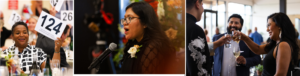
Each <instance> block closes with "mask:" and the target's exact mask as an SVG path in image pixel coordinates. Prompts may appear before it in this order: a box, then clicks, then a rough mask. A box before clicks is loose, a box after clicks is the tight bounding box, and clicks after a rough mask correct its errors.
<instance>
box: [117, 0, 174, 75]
mask: <svg viewBox="0 0 300 76" xmlns="http://www.w3.org/2000/svg"><path fill="white" fill-rule="evenodd" d="M129 8H132V11H133V12H134V13H135V14H137V15H138V16H139V19H140V22H141V24H142V25H145V26H147V27H146V28H144V36H143V39H142V40H141V41H140V42H137V40H128V42H127V43H126V45H125V48H124V56H123V59H124V58H125V56H128V55H129V54H128V53H127V50H129V48H130V47H132V46H134V45H142V46H143V47H141V48H139V49H140V50H146V49H147V48H148V49H156V50H157V52H156V54H157V55H158V56H157V57H158V58H157V59H159V62H160V64H162V65H159V66H160V67H158V68H160V69H159V70H162V71H158V70H154V71H156V72H159V73H165V72H163V71H167V70H163V69H165V68H162V67H167V66H168V65H170V64H167V65H165V64H166V63H168V62H173V61H172V60H174V58H175V48H174V46H172V45H171V43H170V41H169V39H168V37H167V36H166V34H165V32H164V31H163V30H162V27H161V25H160V23H159V21H158V17H157V15H156V13H155V12H154V9H153V8H152V7H151V6H150V4H148V3H145V2H135V3H132V4H130V5H129V6H127V7H126V10H128V9H129ZM153 53H154V52H153ZM161 56H163V57H161ZM171 58H173V59H171ZM123 59H122V60H121V62H123ZM163 63H164V64H163Z"/></svg>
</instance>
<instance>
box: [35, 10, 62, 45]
mask: <svg viewBox="0 0 300 76" xmlns="http://www.w3.org/2000/svg"><path fill="white" fill-rule="evenodd" d="M65 28H66V23H64V22H63V21H61V20H60V19H58V18H56V17H54V16H52V15H50V14H48V13H46V12H44V11H42V13H41V15H40V17H39V20H38V22H37V24H36V27H35V30H36V31H37V32H39V33H41V34H43V35H45V36H46V37H48V38H50V39H53V40H56V39H57V37H59V38H60V36H61V35H62V33H63V31H64V29H65Z"/></svg>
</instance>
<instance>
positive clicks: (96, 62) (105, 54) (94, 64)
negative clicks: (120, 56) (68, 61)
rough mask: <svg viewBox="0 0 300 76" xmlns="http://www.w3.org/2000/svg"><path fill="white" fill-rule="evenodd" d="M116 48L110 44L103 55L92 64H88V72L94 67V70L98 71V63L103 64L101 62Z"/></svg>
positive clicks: (113, 44) (115, 45)
mask: <svg viewBox="0 0 300 76" xmlns="http://www.w3.org/2000/svg"><path fill="white" fill-rule="evenodd" d="M116 48H117V44H115V43H110V44H109V47H108V48H107V49H106V50H104V51H103V53H102V54H101V55H100V56H99V57H97V58H96V59H94V60H93V62H92V63H91V64H90V66H89V67H88V69H89V70H91V69H93V68H94V67H96V69H97V70H98V69H99V68H100V66H98V65H99V64H100V63H102V62H103V60H104V59H105V58H106V57H107V56H108V55H109V54H110V53H111V52H112V51H114V50H116Z"/></svg>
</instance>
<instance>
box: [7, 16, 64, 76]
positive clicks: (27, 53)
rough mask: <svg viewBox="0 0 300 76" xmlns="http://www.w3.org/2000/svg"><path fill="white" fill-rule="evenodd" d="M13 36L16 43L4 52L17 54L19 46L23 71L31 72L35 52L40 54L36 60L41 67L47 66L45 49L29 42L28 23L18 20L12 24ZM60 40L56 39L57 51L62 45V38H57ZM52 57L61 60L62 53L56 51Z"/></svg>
mask: <svg viewBox="0 0 300 76" xmlns="http://www.w3.org/2000/svg"><path fill="white" fill-rule="evenodd" d="M11 35H12V38H13V40H14V41H15V44H14V45H13V46H10V47H9V48H8V49H6V50H4V52H3V53H4V54H7V55H8V54H15V50H12V49H15V48H18V55H19V56H18V57H19V62H18V63H20V68H21V70H22V71H24V72H25V73H26V74H28V73H29V72H30V70H29V68H31V67H32V63H33V58H32V56H33V54H34V53H35V54H36V55H38V56H37V57H38V60H37V61H36V62H37V64H38V65H39V66H38V67H40V69H43V68H44V67H45V62H46V58H47V54H46V53H44V51H43V50H42V49H40V48H36V47H34V46H30V45H29V44H28V27H27V24H26V23H24V22H16V23H15V24H14V25H13V26H12V34H11ZM57 39H58V40H56V41H55V47H53V48H55V49H56V50H55V51H56V52H59V51H60V50H59V48H60V46H61V42H62V41H61V39H60V38H57ZM52 59H57V60H60V54H59V53H54V54H53V58H52Z"/></svg>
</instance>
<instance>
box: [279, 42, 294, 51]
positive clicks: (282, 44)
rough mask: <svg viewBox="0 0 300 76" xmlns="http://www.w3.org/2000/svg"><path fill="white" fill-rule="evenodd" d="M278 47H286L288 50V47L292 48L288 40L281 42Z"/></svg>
mask: <svg viewBox="0 0 300 76" xmlns="http://www.w3.org/2000/svg"><path fill="white" fill-rule="evenodd" d="M278 49H285V50H287V49H291V48H290V44H288V43H287V42H285V41H283V42H281V43H279V45H278Z"/></svg>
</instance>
